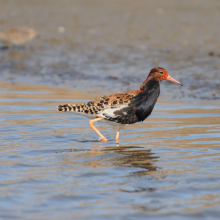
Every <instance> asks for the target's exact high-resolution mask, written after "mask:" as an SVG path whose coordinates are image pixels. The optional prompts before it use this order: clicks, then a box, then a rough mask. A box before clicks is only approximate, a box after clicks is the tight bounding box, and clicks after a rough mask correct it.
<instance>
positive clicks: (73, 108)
mask: <svg viewBox="0 0 220 220" xmlns="http://www.w3.org/2000/svg"><path fill="white" fill-rule="evenodd" d="M79 107H80V106H76V105H70V104H65V105H59V106H58V107H57V109H58V111H61V112H70V111H74V112H75V111H77V112H78V109H79Z"/></svg>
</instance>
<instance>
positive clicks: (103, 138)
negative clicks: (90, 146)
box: [89, 118, 108, 142]
mask: <svg viewBox="0 0 220 220" xmlns="http://www.w3.org/2000/svg"><path fill="white" fill-rule="evenodd" d="M102 119H103V118H95V119H92V120H90V121H89V124H90V126H91V127H92V128H93V129H94V130H95V131H96V133H97V134H98V135H99V136H100V137H101V138H102V142H107V141H108V140H107V139H106V138H105V137H104V136H103V135H102V134H101V133H100V131H99V130H98V129H97V128H96V127H95V125H94V124H93V123H94V122H96V121H100V120H102Z"/></svg>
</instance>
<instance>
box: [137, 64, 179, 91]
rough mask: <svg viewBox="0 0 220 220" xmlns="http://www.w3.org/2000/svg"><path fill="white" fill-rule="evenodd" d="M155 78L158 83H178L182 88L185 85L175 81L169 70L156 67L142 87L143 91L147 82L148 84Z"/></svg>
mask: <svg viewBox="0 0 220 220" xmlns="http://www.w3.org/2000/svg"><path fill="white" fill-rule="evenodd" d="M153 78H154V79H156V80H157V81H158V82H161V81H162V80H169V81H172V82H175V83H177V84H179V85H181V86H182V85H183V84H182V83H180V82H178V81H177V80H175V79H174V78H172V77H171V76H170V75H169V74H168V72H167V70H165V69H164V68H162V67H154V68H153V69H152V70H151V71H150V73H149V75H148V77H147V79H146V80H145V81H144V82H143V84H142V85H141V87H140V89H141V90H142V89H144V85H145V84H146V82H148V81H149V80H151V79H153Z"/></svg>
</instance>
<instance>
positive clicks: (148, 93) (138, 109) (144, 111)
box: [130, 79, 160, 121]
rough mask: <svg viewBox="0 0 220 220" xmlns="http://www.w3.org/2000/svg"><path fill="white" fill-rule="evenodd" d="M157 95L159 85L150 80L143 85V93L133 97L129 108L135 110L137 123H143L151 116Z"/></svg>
mask: <svg viewBox="0 0 220 220" xmlns="http://www.w3.org/2000/svg"><path fill="white" fill-rule="evenodd" d="M159 95H160V84H159V82H158V81H157V80H155V79H151V80H149V81H148V82H147V83H146V84H145V86H144V90H143V92H140V93H139V94H138V95H136V96H135V97H134V99H133V100H132V102H131V103H130V106H133V108H134V109H135V115H136V116H137V118H138V121H144V120H145V119H146V118H147V117H148V116H149V115H150V114H151V112H152V111H153V108H154V105H155V104H156V102H157V98H158V97H159Z"/></svg>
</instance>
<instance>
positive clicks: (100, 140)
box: [99, 137, 108, 142]
mask: <svg viewBox="0 0 220 220" xmlns="http://www.w3.org/2000/svg"><path fill="white" fill-rule="evenodd" d="M107 141H108V140H107V139H106V138H105V137H104V138H101V137H100V138H99V142H107Z"/></svg>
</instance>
